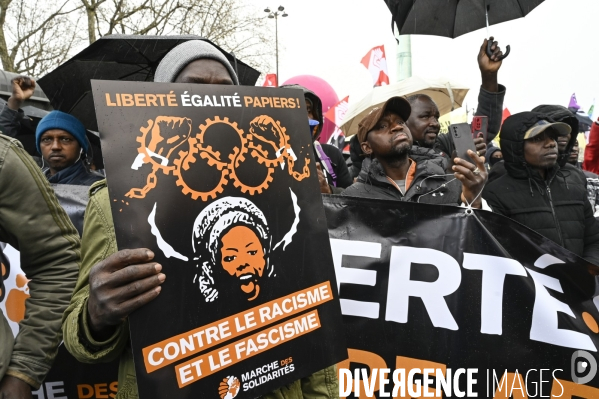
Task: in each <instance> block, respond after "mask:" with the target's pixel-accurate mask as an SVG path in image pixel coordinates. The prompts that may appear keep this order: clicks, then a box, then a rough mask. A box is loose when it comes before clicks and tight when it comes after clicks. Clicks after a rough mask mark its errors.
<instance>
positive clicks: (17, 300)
mask: <svg viewBox="0 0 599 399" xmlns="http://www.w3.org/2000/svg"><path fill="white" fill-rule="evenodd" d="M28 281H29V280H27V277H25V275H24V274H17V277H16V281H15V282H16V285H17V288H13V289H12V290H10V291H9V292H8V296H7V298H6V316H7V317H8V319H9V320H11V321H14V322H15V323H19V322H20V321H21V320H23V319H24V318H25V300H27V298H29V287H28V286H27V282H28Z"/></svg>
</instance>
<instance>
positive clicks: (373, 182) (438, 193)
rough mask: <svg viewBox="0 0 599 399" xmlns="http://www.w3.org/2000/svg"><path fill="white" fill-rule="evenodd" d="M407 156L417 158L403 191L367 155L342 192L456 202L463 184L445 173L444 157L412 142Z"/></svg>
mask: <svg viewBox="0 0 599 399" xmlns="http://www.w3.org/2000/svg"><path fill="white" fill-rule="evenodd" d="M409 157H410V158H411V159H412V160H413V161H415V162H416V173H415V176H414V180H413V181H412V183H411V184H410V186H409V187H408V190H407V191H406V193H405V195H402V193H401V192H400V191H399V190H398V189H397V186H396V185H395V184H393V183H392V182H391V181H389V179H388V178H387V176H386V175H385V173H384V171H383V167H382V166H381V164H380V162H379V161H378V160H376V159H370V158H366V159H364V161H363V162H362V170H361V171H360V174H359V176H358V181H357V182H356V183H354V184H352V185H351V186H350V187H348V188H347V189H346V190H345V191H344V192H343V194H342V195H345V196H349V197H363V198H376V199H392V200H399V201H412V202H420V203H424V204H441V205H459V204H460V203H461V200H460V194H461V193H462V185H461V183H460V181H459V180H457V179H455V178H454V177H453V176H451V175H450V176H447V175H446V174H445V168H446V160H445V158H444V157H443V156H441V155H439V154H437V153H435V152H434V150H432V149H428V148H423V147H418V146H413V147H412V149H411V151H410V155H409Z"/></svg>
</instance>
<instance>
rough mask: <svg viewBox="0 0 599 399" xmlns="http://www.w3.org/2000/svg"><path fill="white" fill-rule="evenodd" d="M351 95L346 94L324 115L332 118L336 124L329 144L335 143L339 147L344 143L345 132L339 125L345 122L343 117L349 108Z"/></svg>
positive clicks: (329, 118)
mask: <svg viewBox="0 0 599 399" xmlns="http://www.w3.org/2000/svg"><path fill="white" fill-rule="evenodd" d="M348 100H349V96H346V97H345V98H344V99H342V100H341V101H339V102H338V103H337V104H335V105H333V106H332V107H331V108H330V109H329V110H328V111H327V112H326V113H325V114H324V117H325V118H327V119H328V120H330V121H331V122H333V123H334V124H335V131H334V132H333V134H332V135H331V137H330V138H329V141H328V144H333V145H335V146H337V147H341V148H342V146H343V144H344V140H343V139H344V137H345V136H344V134H343V132H342V131H341V129H339V126H341V124H342V123H343V119H344V118H345V114H346V113H347V110H348V109H349V103H348Z"/></svg>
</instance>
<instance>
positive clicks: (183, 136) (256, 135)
mask: <svg viewBox="0 0 599 399" xmlns="http://www.w3.org/2000/svg"><path fill="white" fill-rule="evenodd" d="M219 124H220V125H228V126H229V127H231V128H232V129H233V130H234V131H235V132H236V133H237V135H238V136H239V140H240V145H235V147H234V148H233V151H232V153H231V154H229V156H228V157H227V158H226V159H224V157H223V156H221V153H220V152H219V151H215V150H213V149H212V147H211V146H209V145H207V144H206V140H205V135H206V132H207V131H208V130H209V129H210V128H211V127H213V126H215V125H219ZM199 128H200V131H199V133H197V134H195V135H194V136H192V135H191V130H192V121H191V119H189V118H185V117H169V116H159V117H157V118H155V120H152V119H150V120H148V126H145V127H141V128H140V132H141V133H142V134H141V136H139V137H137V138H136V141H137V142H138V143H139V144H140V146H139V148H138V153H139V154H138V156H137V158H136V160H135V162H134V163H133V165H132V168H133V169H138V168H139V167H140V166H142V165H143V164H146V163H150V164H151V165H152V171H151V172H150V174H148V177H147V179H146V185H145V186H144V187H143V188H132V189H131V190H129V191H128V192H127V193H126V194H125V196H127V197H129V198H145V196H146V194H147V193H148V192H149V191H150V190H152V189H153V188H155V187H156V184H157V179H158V177H157V173H158V172H159V171H162V173H164V174H165V175H169V174H170V173H171V172H172V173H173V174H174V176H176V177H177V181H176V184H177V186H180V187H181V191H182V192H183V194H186V195H190V196H191V198H192V199H194V200H197V199H198V198H201V200H202V201H207V200H208V199H215V198H216V196H217V195H218V194H220V193H222V192H223V190H224V187H225V186H226V185H227V183H228V182H229V180H232V181H233V185H234V186H235V187H236V188H239V189H240V190H241V192H243V193H245V194H249V195H255V194H260V193H262V192H263V191H264V190H266V189H267V188H268V187H269V185H270V183H271V182H272V181H273V174H274V170H275V168H276V167H277V166H279V165H280V166H281V168H284V163H285V162H287V168H288V173H289V174H290V175H291V176H292V177H293V178H294V179H295V180H297V181H302V180H303V179H305V178H306V177H309V176H310V169H309V167H308V165H309V163H310V158H308V157H306V158H305V163H304V167H303V169H302V171H301V172H300V171H296V170H295V169H294V166H295V162H296V161H297V157H296V155H295V153H294V151H293V149H292V148H291V145H290V144H289V141H290V140H289V136H288V135H287V133H286V129H285V128H284V127H283V126H281V123H280V122H279V121H276V120H274V119H273V118H272V117H270V116H268V115H260V116H257V117H255V118H254V119H253V120H252V121H251V122H250V129H249V134H246V133H245V132H244V131H243V130H242V129H240V128H239V127H238V125H237V123H236V122H233V121H230V120H229V119H228V118H226V117H225V118H222V119H221V118H220V117H218V116H215V117H214V118H213V119H210V118H209V119H206V122H205V123H204V124H202V125H200V127H199ZM267 133H269V134H267ZM165 135H168V136H169V137H165ZM267 135H269V136H272V137H273V138H274V140H273V139H269V138H267V137H265V136H267ZM186 144H187V148H186V149H185V150H183V149H180V148H184V147H185V145H186ZM177 149H180V150H179V151H178V157H177V158H176V159H174V160H173V161H172V163H171V157H172V156H173V153H174V152H175V151H176V150H177ZM248 155H249V156H251V157H252V158H254V159H255V160H256V161H257V162H258V163H259V164H261V165H263V166H264V167H265V168H267V174H266V177H265V178H264V181H263V182H262V183H260V184H258V185H255V186H251V185H247V184H245V183H243V182H242V181H241V179H240V178H239V176H238V174H237V168H239V167H240V165H242V164H243V162H244V161H245V160H246V157H247V156H248ZM198 156H199V157H200V158H201V159H204V160H206V162H207V163H208V165H209V166H211V167H214V168H216V169H217V170H218V171H220V173H221V176H220V180H219V182H218V183H217V184H216V186H215V187H214V188H212V189H211V190H209V191H198V190H195V189H193V188H191V187H190V186H189V185H188V184H187V183H186V182H185V179H184V178H183V171H187V170H189V168H190V167H191V165H192V164H193V163H195V162H196V161H197V159H198V158H197V157H198Z"/></svg>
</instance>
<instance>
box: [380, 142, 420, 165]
mask: <svg viewBox="0 0 599 399" xmlns="http://www.w3.org/2000/svg"><path fill="white" fill-rule="evenodd" d="M411 148H412V145H411V144H410V143H408V142H404V143H399V144H397V145H396V146H394V147H392V148H391V150H390V151H389V152H388V153H386V154H381V155H379V156H378V158H382V159H384V160H385V161H387V162H393V161H397V160H402V159H403V158H406V157H407V156H408V154H409V153H410V149H411Z"/></svg>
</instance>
